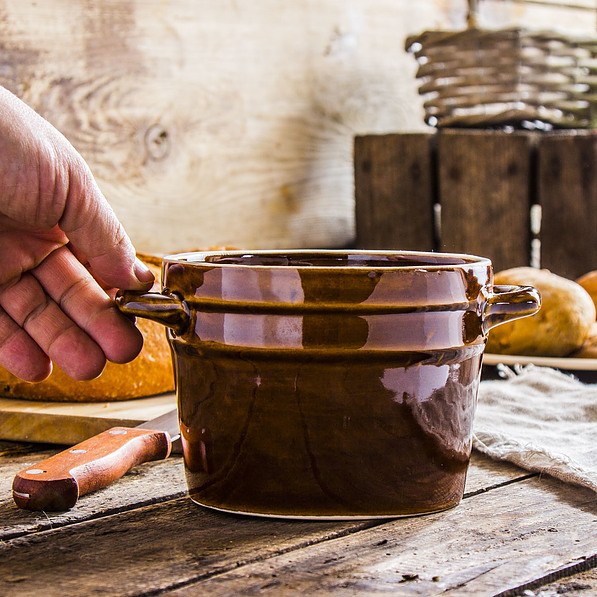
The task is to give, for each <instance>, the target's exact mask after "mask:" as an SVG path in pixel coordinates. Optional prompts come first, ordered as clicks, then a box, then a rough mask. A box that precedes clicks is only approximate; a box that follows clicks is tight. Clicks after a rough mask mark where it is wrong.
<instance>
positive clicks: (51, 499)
mask: <svg viewBox="0 0 597 597" xmlns="http://www.w3.org/2000/svg"><path fill="white" fill-rule="evenodd" d="M171 448H172V442H171V440H170V436H169V435H168V433H167V432H165V431H154V430H151V429H138V428H128V427H113V428H112V429H108V430H107V431H104V432H103V433H100V434H98V435H96V436H94V437H91V438H89V439H86V440H85V441H83V442H81V443H80V444H77V445H76V446H73V447H72V448H69V449H67V450H64V451H63V452H60V453H59V454H56V455H55V456H51V457H50V458H48V459H46V460H44V461H42V462H38V463H37V464H35V465H33V466H30V467H29V468H27V469H25V470H23V471H21V472H20V473H18V474H17V475H16V477H15V478H14V481H13V484H12V494H13V498H14V501H15V503H16V504H17V506H18V507H19V508H24V509H26V510H45V511H64V510H68V509H69V508H72V507H73V506H74V505H75V504H76V503H77V500H78V499H79V496H81V495H85V494H86V493H89V492H91V491H95V490H96V489H100V488H102V487H106V486H107V485H110V483H112V482H113V481H116V480H117V479H120V477H122V476H123V475H124V474H125V473H126V472H127V471H129V470H130V469H131V468H133V467H134V466H136V465H138V464H141V463H142V462H149V461H151V460H161V459H163V458H167V457H168V455H169V454H170V450H171Z"/></svg>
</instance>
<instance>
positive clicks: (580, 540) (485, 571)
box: [167, 479, 597, 595]
mask: <svg viewBox="0 0 597 597" xmlns="http://www.w3.org/2000/svg"><path fill="white" fill-rule="evenodd" d="M596 517H597V495H595V494H594V493H593V492H590V491H589V490H584V489H583V490H580V489H577V488H575V487H572V486H564V485H562V484H559V483H557V482H556V481H553V480H549V479H530V480H528V481H525V482H521V483H516V484H514V485H508V486H506V487H502V488H500V489H497V490H495V491H492V492H489V493H487V494H482V495H477V496H475V497H473V498H470V499H467V500H465V501H464V502H463V504H462V505H461V506H460V507H459V508H456V509H454V510H451V511H449V512H445V513H442V514H437V515H432V516H427V517H421V518H417V519H412V520H398V521H395V522H391V523H387V524H384V525H381V526H376V527H373V528H371V529H366V530H363V531H362V532H359V533H355V534H349V535H346V536H341V537H338V538H336V539H333V540H329V541H326V542H323V543H316V544H314V545H311V546H306V547H305V548H303V549H300V550H292V551H289V552H288V553H284V554H281V555H279V556H276V557H275V558H268V559H266V560H263V561H258V562H255V563H252V564H250V565H247V566H243V567H242V568H239V569H236V570H231V571H229V572H227V573H225V574H220V575H214V576H213V577H212V578H210V579H207V580H205V581H203V582H200V583H198V584H194V585H192V586H191V587H188V588H187V589H186V590H185V589H182V590H180V591H177V590H173V591H171V592H169V593H167V594H168V595H179V594H180V595H182V594H192V591H193V590H195V591H197V590H201V591H202V592H205V593H206V594H209V595H230V594H236V595H254V594H259V595H266V594H272V595H279V594H285V593H286V592H296V593H307V594H326V595H327V594H331V593H338V594H368V595H369V594H377V593H391V594H393V595H440V594H441V595H496V594H498V593H500V592H502V591H507V590H509V589H512V588H515V587H518V586H520V585H524V584H525V583H526V582H527V581H529V580H534V579H536V578H538V577H541V576H543V575H545V574H546V573H547V572H551V571H555V570H559V569H560V568H562V567H566V566H574V565H575V564H576V563H578V562H582V561H583V560H586V559H587V558H593V559H595V557H596V556H595V553H596V551H597V529H596V528H595V527H596V522H597V518H596ZM587 565H591V563H590V561H588V563H587Z"/></svg>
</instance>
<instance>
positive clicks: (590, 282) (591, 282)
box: [576, 269, 597, 307]
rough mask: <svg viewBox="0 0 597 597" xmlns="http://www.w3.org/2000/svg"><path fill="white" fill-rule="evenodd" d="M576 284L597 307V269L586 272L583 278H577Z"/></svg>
mask: <svg viewBox="0 0 597 597" xmlns="http://www.w3.org/2000/svg"><path fill="white" fill-rule="evenodd" d="M576 283H577V284H580V285H581V286H582V287H583V288H584V289H585V290H586V291H587V292H588V293H589V294H590V295H591V298H592V299H593V303H595V307H597V269H596V270H593V271H592V272H587V273H586V274H585V275H584V276H581V277H580V278H578V279H577V280H576Z"/></svg>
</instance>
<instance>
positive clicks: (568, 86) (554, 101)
mask: <svg viewBox="0 0 597 597" xmlns="http://www.w3.org/2000/svg"><path fill="white" fill-rule="evenodd" d="M469 5H470V10H469V27H468V29H466V30H464V31H453V32H450V31H426V32H424V33H422V34H420V35H416V36H412V37H409V38H408V39H407V41H406V49H407V50H408V51H409V52H412V53H413V54H414V55H415V57H416V59H417V61H418V63H419V68H418V71H417V78H418V79H419V80H420V82H421V84H420V87H419V93H420V94H421V95H422V96H423V97H424V100H425V101H424V108H425V121H426V122H427V124H430V125H432V126H436V127H472V128H476V127H483V128H486V127H503V126H506V125H510V126H514V127H520V128H534V129H550V128H595V127H597V37H596V36H586V37H582V38H581V37H571V36H567V35H565V34H562V33H555V32H549V31H548V32H541V31H528V30H525V29H521V28H512V29H500V30H486V29H480V28H479V27H478V26H477V19H476V2H470V3H469Z"/></svg>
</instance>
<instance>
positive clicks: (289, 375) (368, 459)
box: [117, 250, 540, 519]
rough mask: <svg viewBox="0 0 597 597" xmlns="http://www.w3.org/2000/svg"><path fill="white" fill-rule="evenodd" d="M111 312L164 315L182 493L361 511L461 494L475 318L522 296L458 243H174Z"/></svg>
mask: <svg viewBox="0 0 597 597" xmlns="http://www.w3.org/2000/svg"><path fill="white" fill-rule="evenodd" d="M117 303H118V306H119V308H120V309H121V310H122V311H123V312H125V313H128V314H133V315H135V316H141V317H147V318H149V319H152V320H155V321H158V322H161V323H163V324H164V325H166V326H167V328H168V338H169V342H170V346H171V348H172V354H173V360H174V367H175V374H176V383H177V400H178V408H179V417H180V425H181V432H182V441H183V448H184V460H185V469H186V476H187V483H188V488H189V494H190V497H191V498H192V499H193V500H194V501H195V502H197V503H199V504H201V505H203V506H208V507H212V508H217V509H219V510H225V511H230V512H239V513H246V514H257V515H266V516H281V517H292V518H337V519H347V518H376V517H396V516H406V515H414V514H422V513H428V512H435V511H438V510H444V509H446V508H450V507H453V506H455V505H456V504H458V502H459V501H460V500H461V498H462V495H463V491H464V483H465V478H466V472H467V467H468V462H469V458H470V453H471V436H472V423H473V416H474V412H475V407H476V400H477V387H478V384H479V378H480V372H481V360H482V355H483V349H484V346H485V342H486V339H487V332H488V330H489V329H490V328H491V327H493V326H495V325H497V324H499V323H502V322H504V321H506V320H510V319H514V318H517V317H522V316H525V315H530V314H532V313H534V312H536V311H537V310H538V308H539V304H540V299H539V295H538V293H537V291H536V290H535V289H533V288H531V287H519V286H517V287H512V286H509V287H496V286H494V285H493V281H492V268H491V262H490V261H489V260H488V259H485V258H481V257H475V256H470V255H454V254H445V253H417V252H389V251H388V252H379V251H367V252H366V251H356V250H355V251H352V250H351V251H315V250H311V251H298V250H293V251H254V252H250V253H248V252H239V251H237V252H234V251H232V252H231V251H227V252H207V253H185V254H179V255H172V256H168V257H165V258H164V260H163V290H162V293H159V294H156V293H153V294H152V293H149V294H144V295H138V294H132V293H126V292H125V293H121V294H120V295H119V297H118V299H117Z"/></svg>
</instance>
